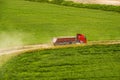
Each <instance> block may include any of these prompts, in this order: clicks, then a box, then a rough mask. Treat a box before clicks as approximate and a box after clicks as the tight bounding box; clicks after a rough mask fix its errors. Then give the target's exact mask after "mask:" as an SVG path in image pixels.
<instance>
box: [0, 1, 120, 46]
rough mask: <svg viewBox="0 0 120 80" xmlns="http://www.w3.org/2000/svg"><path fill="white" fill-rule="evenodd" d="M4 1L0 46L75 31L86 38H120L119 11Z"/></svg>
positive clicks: (42, 39) (50, 37)
mask: <svg viewBox="0 0 120 80" xmlns="http://www.w3.org/2000/svg"><path fill="white" fill-rule="evenodd" d="M3 2H4V10H3V12H2V19H1V22H0V38H1V39H0V44H1V45H5V44H6V43H7V44H6V45H7V46H8V44H10V45H11V43H12V44H13V45H19V44H18V43H20V45H23V44H37V43H46V42H50V41H51V39H52V38H53V37H56V36H75V35H76V33H83V34H85V35H86V36H87V38H88V40H111V39H112V40H113V39H114V40H118V39H120V36H119V34H120V31H119V29H120V23H119V21H120V14H119V13H115V12H107V11H100V10H92V9H83V8H73V7H65V6H58V5H54V4H47V3H37V2H29V1H24V0H12V1H10V0H5V1H4V0H3ZM4 43H5V44H4Z"/></svg>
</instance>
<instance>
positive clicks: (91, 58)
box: [0, 44, 120, 80]
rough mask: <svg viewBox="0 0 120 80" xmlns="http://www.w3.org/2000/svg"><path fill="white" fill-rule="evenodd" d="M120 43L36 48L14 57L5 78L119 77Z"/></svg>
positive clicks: (66, 79) (93, 79)
mask: <svg viewBox="0 0 120 80" xmlns="http://www.w3.org/2000/svg"><path fill="white" fill-rule="evenodd" d="M119 53H120V45H119V44H118V45H106V46H105V45H93V46H85V47H71V48H63V49H51V50H50V49H48V50H42V51H33V52H28V53H24V54H22V55H18V56H17V57H14V58H13V59H11V60H10V61H8V62H7V63H6V64H5V65H4V66H3V67H2V69H1V74H0V78H1V80H8V79H10V80H119V79H120V72H119V70H120V65H119V63H120V54H119Z"/></svg>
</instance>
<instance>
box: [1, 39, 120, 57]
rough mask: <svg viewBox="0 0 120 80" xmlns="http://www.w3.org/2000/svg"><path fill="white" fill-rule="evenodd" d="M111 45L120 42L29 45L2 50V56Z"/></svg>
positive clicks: (119, 42)
mask: <svg viewBox="0 0 120 80" xmlns="http://www.w3.org/2000/svg"><path fill="white" fill-rule="evenodd" d="M110 44H120V40H106V41H89V42H88V43H87V44H76V45H65V46H54V45H52V44H36V45H27V46H20V47H13V48H7V49H1V50H0V55H5V54H12V53H16V54H17V53H24V52H28V51H33V50H39V49H50V48H61V47H72V46H87V45H110Z"/></svg>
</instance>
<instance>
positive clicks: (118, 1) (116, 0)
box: [69, 0, 120, 6]
mask: <svg viewBox="0 0 120 80" xmlns="http://www.w3.org/2000/svg"><path fill="white" fill-rule="evenodd" d="M69 1H74V2H80V3H88V4H93V3H94V4H107V5H119V6H120V0H69Z"/></svg>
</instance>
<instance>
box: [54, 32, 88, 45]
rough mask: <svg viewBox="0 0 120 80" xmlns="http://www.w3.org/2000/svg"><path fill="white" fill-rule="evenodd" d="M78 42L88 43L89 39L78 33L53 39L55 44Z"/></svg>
mask: <svg viewBox="0 0 120 80" xmlns="http://www.w3.org/2000/svg"><path fill="white" fill-rule="evenodd" d="M76 43H87V39H86V37H85V36H84V35H83V34H77V35H76V37H61V38H54V39H53V44H54V45H67V44H76Z"/></svg>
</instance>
